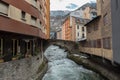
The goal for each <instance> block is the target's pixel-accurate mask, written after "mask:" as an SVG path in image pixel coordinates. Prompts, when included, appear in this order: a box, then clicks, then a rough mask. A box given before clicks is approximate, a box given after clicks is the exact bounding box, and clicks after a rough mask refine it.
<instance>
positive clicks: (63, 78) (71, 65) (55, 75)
mask: <svg viewBox="0 0 120 80" xmlns="http://www.w3.org/2000/svg"><path fill="white" fill-rule="evenodd" d="M44 55H45V56H46V58H47V59H48V61H49V62H48V71H47V73H46V74H45V75H44V77H43V79H42V80H105V79H103V78H102V76H100V75H99V74H97V73H95V72H93V71H92V70H88V69H86V68H84V67H83V66H82V65H77V64H76V63H75V62H73V61H72V60H70V59H68V58H67V52H65V50H64V49H60V48H59V47H58V46H54V45H51V46H50V47H49V48H48V49H47V50H46V51H45V53H44Z"/></svg>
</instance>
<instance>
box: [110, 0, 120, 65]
mask: <svg viewBox="0 0 120 80" xmlns="http://www.w3.org/2000/svg"><path fill="white" fill-rule="evenodd" d="M119 6H120V2H119V0H111V7H112V8H111V12H112V44H113V60H114V62H116V63H119V64H120V49H119V48H120V35H119V34H120V31H119V30H120V27H119V25H120V22H119V21H120V16H119V14H120V11H119V10H120V7H119Z"/></svg>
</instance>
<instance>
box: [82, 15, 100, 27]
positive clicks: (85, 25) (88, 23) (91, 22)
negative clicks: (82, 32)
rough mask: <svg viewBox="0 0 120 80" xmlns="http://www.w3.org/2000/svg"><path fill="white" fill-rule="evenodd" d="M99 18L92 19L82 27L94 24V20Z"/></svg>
mask: <svg viewBox="0 0 120 80" xmlns="http://www.w3.org/2000/svg"><path fill="white" fill-rule="evenodd" d="M100 17H101V16H97V17H95V18H94V19H92V20H91V21H89V22H88V23H86V24H85V25H84V26H87V25H89V24H91V23H92V22H94V21H95V20H97V19H99V18H100Z"/></svg>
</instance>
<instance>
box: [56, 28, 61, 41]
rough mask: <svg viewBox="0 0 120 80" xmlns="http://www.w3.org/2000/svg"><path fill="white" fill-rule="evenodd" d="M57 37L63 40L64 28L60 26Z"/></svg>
mask: <svg viewBox="0 0 120 80" xmlns="http://www.w3.org/2000/svg"><path fill="white" fill-rule="evenodd" d="M57 39H59V40H62V30H61V28H59V29H58V30H57Z"/></svg>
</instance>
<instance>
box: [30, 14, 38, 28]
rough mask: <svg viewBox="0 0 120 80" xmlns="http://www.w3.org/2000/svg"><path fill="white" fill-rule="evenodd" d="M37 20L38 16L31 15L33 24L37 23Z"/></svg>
mask: <svg viewBox="0 0 120 80" xmlns="http://www.w3.org/2000/svg"><path fill="white" fill-rule="evenodd" d="M36 20H37V18H36V17H34V16H31V24H32V25H34V26H35V25H36Z"/></svg>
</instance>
